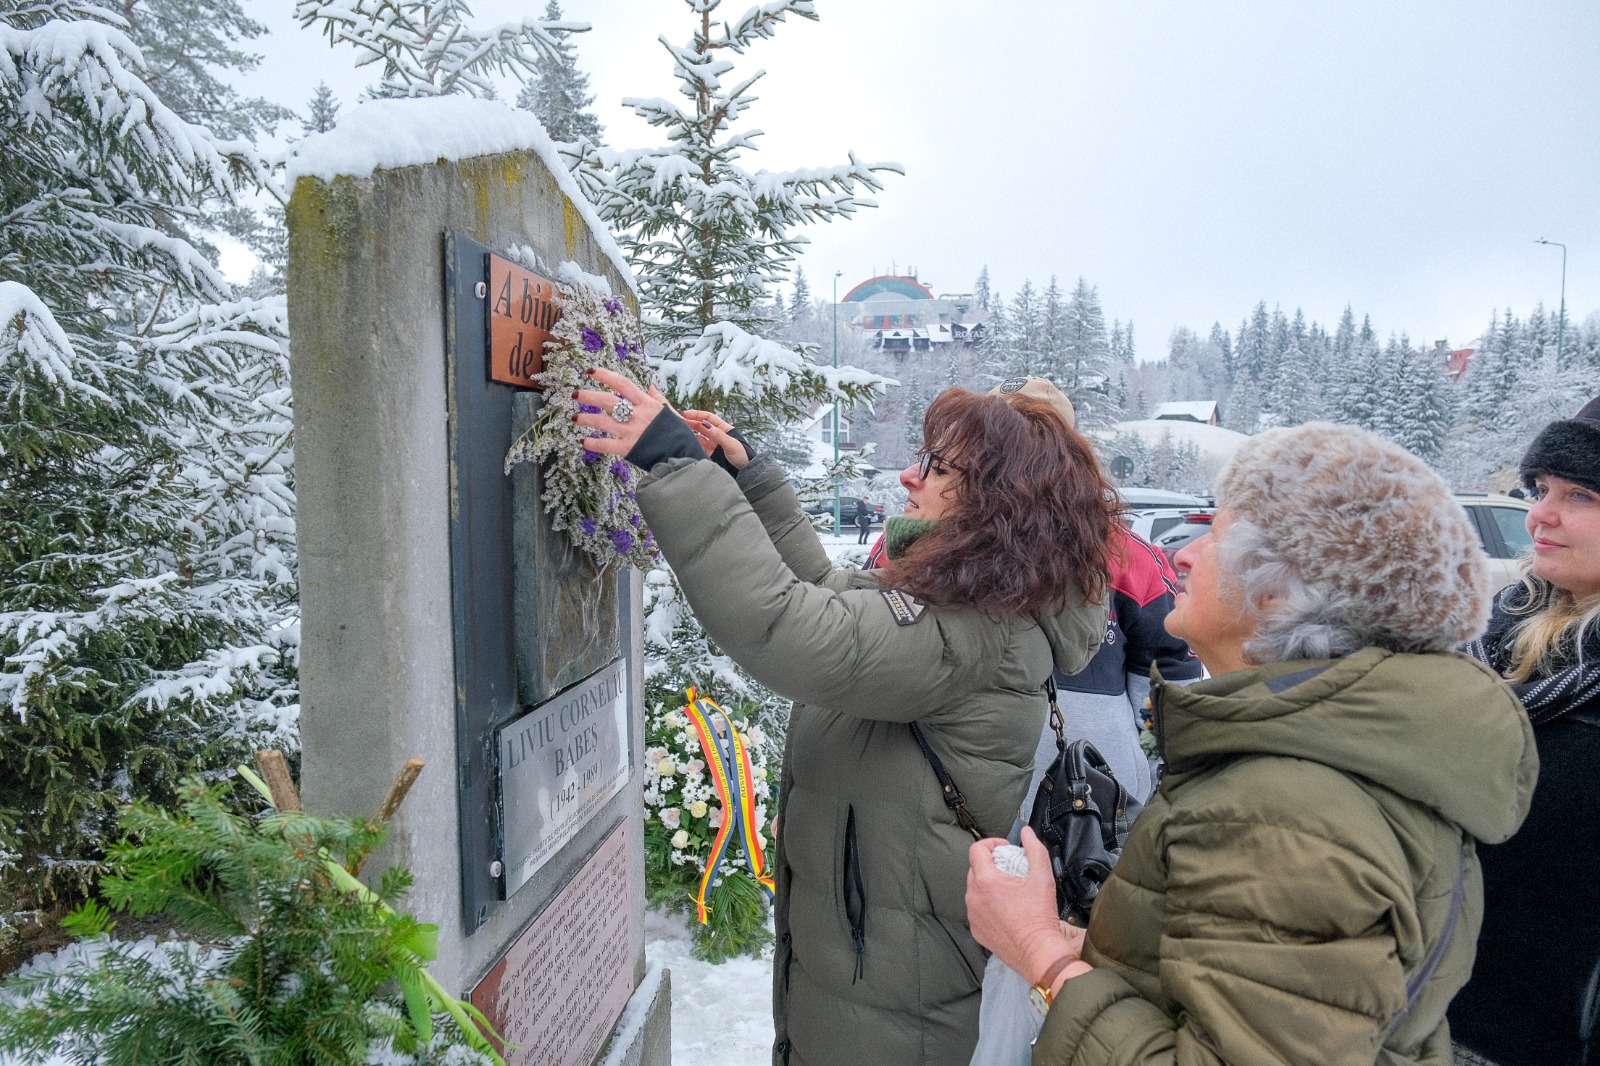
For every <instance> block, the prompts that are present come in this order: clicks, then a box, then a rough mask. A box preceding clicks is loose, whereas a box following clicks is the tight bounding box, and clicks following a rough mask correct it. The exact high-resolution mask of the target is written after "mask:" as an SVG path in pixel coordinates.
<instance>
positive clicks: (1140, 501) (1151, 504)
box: [1117, 486, 1212, 511]
mask: <svg viewBox="0 0 1600 1066" xmlns="http://www.w3.org/2000/svg"><path fill="white" fill-rule="evenodd" d="M1117 499H1119V500H1121V501H1122V507H1123V509H1124V510H1127V511H1139V510H1149V509H1151V508H1155V507H1207V506H1210V504H1211V502H1212V501H1211V500H1210V499H1208V498H1206V497H1204V496H1191V495H1189V494H1188V493H1187V492H1169V491H1168V490H1166V489H1144V488H1129V487H1127V486H1124V487H1122V488H1120V489H1118V490H1117Z"/></svg>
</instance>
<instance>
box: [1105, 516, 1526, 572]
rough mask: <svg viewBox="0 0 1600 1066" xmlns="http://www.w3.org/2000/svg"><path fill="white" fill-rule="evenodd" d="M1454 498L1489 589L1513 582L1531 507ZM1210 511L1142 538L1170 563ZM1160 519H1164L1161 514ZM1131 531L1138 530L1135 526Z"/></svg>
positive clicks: (1201, 529) (1206, 522)
mask: <svg viewBox="0 0 1600 1066" xmlns="http://www.w3.org/2000/svg"><path fill="white" fill-rule="evenodd" d="M1456 500H1457V502H1459V503H1460V504H1461V506H1462V507H1464V508H1466V511H1467V515H1468V517H1470V518H1471V519H1472V524H1473V526H1474V528H1476V529H1477V531H1478V539H1479V540H1480V541H1482V542H1483V551H1484V554H1485V555H1487V556H1488V557H1489V588H1490V591H1498V590H1500V589H1503V588H1505V587H1506V586H1507V585H1510V584H1512V583H1513V582H1515V581H1517V580H1518V579H1519V578H1520V577H1521V567H1520V566H1519V560H1520V559H1521V557H1522V556H1523V555H1524V554H1525V553H1526V552H1527V550H1528V547H1529V545H1530V544H1532V543H1533V538H1532V537H1531V536H1530V535H1529V534H1528V525H1527V519H1528V510H1529V508H1530V507H1531V505H1530V504H1529V503H1528V501H1527V500H1519V499H1515V498H1514V497H1511V496H1491V495H1486V494H1484V493H1474V492H1458V493H1456ZM1146 513H1149V514H1155V513H1159V512H1146ZM1212 514H1213V512H1211V511H1209V510H1206V511H1190V512H1185V513H1182V514H1181V515H1180V517H1179V518H1178V520H1177V521H1175V522H1169V523H1168V524H1167V525H1166V527H1165V528H1164V529H1163V530H1161V531H1160V532H1158V533H1157V534H1156V535H1154V536H1149V537H1146V538H1145V539H1146V540H1148V541H1150V543H1152V544H1154V545H1155V546H1156V547H1157V548H1158V549H1159V550H1160V551H1161V553H1162V554H1163V555H1165V556H1166V557H1167V561H1168V562H1171V561H1172V557H1173V556H1174V555H1176V554H1178V549H1179V548H1182V547H1183V546H1184V545H1185V544H1188V543H1189V542H1190V541H1192V540H1195V539H1197V538H1199V537H1203V536H1205V535H1206V534H1207V533H1209V532H1211V519H1212ZM1136 517H1138V516H1136ZM1162 520H1163V521H1166V518H1165V516H1163V519H1162ZM1134 532H1138V529H1137V527H1135V529H1134Z"/></svg>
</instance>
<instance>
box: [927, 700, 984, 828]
mask: <svg viewBox="0 0 1600 1066" xmlns="http://www.w3.org/2000/svg"><path fill="white" fill-rule="evenodd" d="M911 735H912V736H914V737H916V738H917V746H918V747H919V748H921V749H922V754H923V756H924V757H925V758H926V759H927V760H928V765H929V766H931V767H933V776H934V777H937V778H938V779H939V794H940V795H941V796H943V797H944V805H945V806H946V807H949V808H950V813H952V814H954V815H955V816H956V822H957V824H959V825H960V826H961V828H963V829H965V830H966V831H967V832H969V833H971V834H972V839H973V840H982V839H983V831H982V830H980V829H979V828H978V820H977V819H976V818H974V817H973V816H972V812H971V811H969V810H967V797H965V796H963V795H962V794H961V790H960V789H959V788H957V787H956V783H955V781H954V780H952V779H951V777H950V774H949V772H948V771H946V770H945V768H944V763H942V762H940V761H939V756H937V755H935V754H934V753H933V748H932V747H930V746H929V744H928V738H927V737H925V736H923V735H922V727H921V726H919V725H917V723H915V722H912V723H911Z"/></svg>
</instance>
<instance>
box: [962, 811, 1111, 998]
mask: <svg viewBox="0 0 1600 1066" xmlns="http://www.w3.org/2000/svg"><path fill="white" fill-rule="evenodd" d="M1004 843H1005V841H1004V840H995V839H990V840H980V841H978V842H977V843H975V844H973V845H972V848H971V850H970V851H969V852H968V856H967V857H968V860H969V862H970V863H971V866H970V868H969V869H968V870H967V921H968V923H969V924H970V925H971V926H972V935H973V937H974V938H975V939H976V940H977V941H978V943H980V944H982V945H983V946H984V947H986V948H988V949H989V950H990V951H992V952H994V953H995V954H996V955H998V956H1000V961H1001V962H1003V963H1005V964H1006V965H1007V966H1009V967H1011V968H1012V969H1013V970H1015V971H1016V972H1017V973H1019V974H1021V975H1022V977H1023V978H1024V979H1026V980H1027V982H1028V983H1029V984H1033V983H1035V982H1037V981H1038V980H1040V979H1041V978H1042V977H1043V976H1044V974H1045V971H1046V970H1048V969H1049V968H1050V966H1051V964H1052V963H1054V962H1056V961H1057V960H1059V959H1061V958H1064V957H1070V958H1071V959H1072V960H1074V961H1073V962H1072V963H1071V965H1069V966H1068V967H1067V968H1066V969H1065V970H1063V971H1062V972H1061V973H1060V974H1058V975H1057V976H1056V979H1055V981H1053V982H1052V984H1056V983H1058V982H1060V981H1063V980H1064V979H1065V978H1067V977H1076V976H1078V975H1079V974H1083V973H1087V972H1089V970H1091V969H1092V968H1093V967H1091V966H1090V965H1089V964H1088V963H1086V962H1083V961H1081V960H1079V958H1078V956H1079V954H1080V953H1081V952H1082V950H1083V940H1084V930H1082V929H1077V928H1074V927H1073V926H1070V925H1067V924H1066V923H1064V922H1062V921H1061V920H1060V919H1059V918H1058V917H1057V915H1056V885H1055V879H1054V878H1053V877H1052V876H1051V873H1050V853H1049V852H1047V851H1046V850H1045V848H1044V845H1043V844H1041V843H1039V838H1038V837H1037V836H1035V835H1034V833H1033V830H1032V829H1028V828H1024V829H1023V830H1022V850H1023V852H1024V853H1025V854H1026V855H1027V856H1028V876H1027V877H1013V876H1011V875H1010V874H1008V873H1004V872H1002V871H1001V870H1000V869H999V868H998V867H996V866H995V864H994V849H995V848H997V847H999V846H1000V845H1002V844H1004ZM1063 975H1064V976H1063Z"/></svg>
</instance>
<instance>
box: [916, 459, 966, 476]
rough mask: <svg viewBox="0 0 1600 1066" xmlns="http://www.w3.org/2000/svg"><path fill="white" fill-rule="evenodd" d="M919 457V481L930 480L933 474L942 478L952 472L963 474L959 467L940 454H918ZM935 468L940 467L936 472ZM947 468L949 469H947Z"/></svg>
mask: <svg viewBox="0 0 1600 1066" xmlns="http://www.w3.org/2000/svg"><path fill="white" fill-rule="evenodd" d="M917 457H918V458H917V480H918V481H926V480H928V475H929V474H932V473H937V474H938V475H939V476H940V477H943V476H945V475H946V474H948V473H950V471H952V470H953V471H955V472H956V473H958V474H959V473H962V470H961V468H960V467H959V466H957V465H956V464H954V463H952V462H951V461H950V460H948V459H946V458H945V457H944V456H942V455H940V454H939V453H938V452H918V453H917ZM934 467H938V470H937V471H936V470H934ZM947 467H948V468H949V469H946V468H947Z"/></svg>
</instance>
